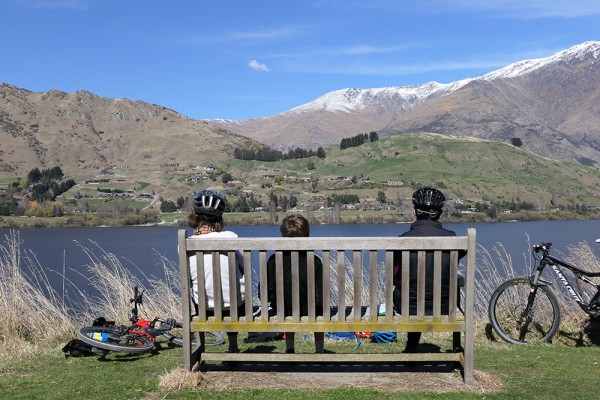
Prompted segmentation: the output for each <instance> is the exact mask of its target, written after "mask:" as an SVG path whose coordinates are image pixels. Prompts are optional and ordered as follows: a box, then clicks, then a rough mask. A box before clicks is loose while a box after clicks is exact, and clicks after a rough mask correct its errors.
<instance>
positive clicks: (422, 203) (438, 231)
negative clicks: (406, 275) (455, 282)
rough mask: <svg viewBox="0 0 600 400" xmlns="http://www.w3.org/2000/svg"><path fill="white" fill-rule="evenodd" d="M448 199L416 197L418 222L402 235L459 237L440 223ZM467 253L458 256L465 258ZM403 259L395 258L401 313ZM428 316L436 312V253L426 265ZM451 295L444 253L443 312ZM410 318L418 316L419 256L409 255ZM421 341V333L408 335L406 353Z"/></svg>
mask: <svg viewBox="0 0 600 400" xmlns="http://www.w3.org/2000/svg"><path fill="white" fill-rule="evenodd" d="M445 200H446V197H445V196H444V194H443V193H442V192H441V191H439V190H437V189H434V188H431V187H423V188H421V189H418V190H416V191H415V192H414V193H413V197H412V202H413V207H414V217H415V222H413V223H412V224H411V226H410V230H408V231H407V232H405V233H403V234H402V235H400V236H401V237H407V236H456V233H455V232H453V231H450V230H447V229H444V228H443V227H442V223H441V222H440V221H439V219H440V216H441V215H442V209H443V207H444V201H445ZM463 256H464V253H462V254H459V257H463ZM401 266H402V259H401V255H400V252H397V253H396V254H394V286H395V288H394V308H395V310H396V312H398V313H399V312H400V311H401V302H402V301H401V294H402V293H401V288H402V280H401V270H402V268H401ZM425 270H426V271H425V276H426V278H425V313H426V314H429V315H431V313H432V309H433V252H432V251H428V252H427V253H426V262H425ZM449 293H450V254H449V252H443V253H442V293H441V311H442V314H444V313H448V308H449V307H448V301H449V300H448V298H449ZM409 297H410V304H409V309H410V315H416V314H417V252H411V253H410V296H409ZM420 339H421V332H408V334H407V343H406V348H405V349H404V352H405V353H415V352H416V351H417V347H418V345H419V340H420Z"/></svg>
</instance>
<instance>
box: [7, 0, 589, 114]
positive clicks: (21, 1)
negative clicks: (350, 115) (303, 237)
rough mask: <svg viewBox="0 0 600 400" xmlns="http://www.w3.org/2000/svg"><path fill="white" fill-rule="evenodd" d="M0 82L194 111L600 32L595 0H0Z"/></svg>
mask: <svg viewBox="0 0 600 400" xmlns="http://www.w3.org/2000/svg"><path fill="white" fill-rule="evenodd" d="M0 16H1V20H2V23H1V24H0V34H1V35H2V49H1V50H0V82H4V83H9V84H12V85H15V86H18V87H21V88H24V89H28V90H32V91H36V92H43V91H47V90H51V89H58V90H62V91H66V92H74V91H77V90H88V91H90V92H93V93H95V94H98V95H100V96H105V97H109V98H123V97H125V98H129V99H132V100H144V101H148V102H150V103H155V104H159V105H162V106H165V107H168V108H171V109H173V110H175V111H177V112H180V113H182V114H184V115H186V116H188V117H191V118H196V119H205V118H206V119H209V118H226V119H246V118H255V117H266V116H270V115H274V114H277V113H280V112H283V111H287V110H289V109H291V108H293V107H296V106H299V105H302V104H305V103H308V102H310V101H312V100H314V99H316V98H318V97H320V96H321V95H323V94H325V93H327V92H331V91H334V90H339V89H345V88H350V87H356V88H378V87H387V86H408V85H415V84H421V83H425V82H428V81H437V82H440V83H449V82H453V81H456V80H459V79H464V78H469V77H476V76H480V75H483V74H485V73H487V72H490V71H493V70H495V69H498V68H501V67H504V66H506V65H508V64H510V63H513V62H515V61H520V60H524V59H530V58H539V57H546V56H549V55H551V54H553V53H555V52H557V51H560V50H563V49H566V48H568V47H571V46H573V45H576V44H579V43H582V42H584V41H588V40H600V23H598V21H600V1H598V0H581V1H571V0H533V1H526V0H489V1H488V0H445V1H443V0H397V1H394V0H360V1H359V0H357V1H355V0H295V1H292V0H290V1H287V0H265V1H261V0H252V1H251V0H239V1H229V0H211V1H208V0H194V1H192V0H181V1H166V0H161V1H159V0H138V1H127V0H0Z"/></svg>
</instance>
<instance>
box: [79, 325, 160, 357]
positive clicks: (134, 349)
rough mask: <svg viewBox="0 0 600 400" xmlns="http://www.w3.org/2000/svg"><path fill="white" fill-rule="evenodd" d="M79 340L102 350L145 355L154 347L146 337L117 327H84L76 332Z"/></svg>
mask: <svg viewBox="0 0 600 400" xmlns="http://www.w3.org/2000/svg"><path fill="white" fill-rule="evenodd" d="M78 336H79V339H81V340H82V341H84V342H85V343H87V344H89V345H90V346H93V347H97V348H99V349H102V350H108V351H118V352H125V353H146V352H148V351H150V350H152V348H153V347H154V342H153V341H152V340H151V339H150V338H149V337H147V336H144V335H138V334H135V333H129V332H127V328H125V327H119V326H85V327H83V328H81V329H80V330H79V332H78Z"/></svg>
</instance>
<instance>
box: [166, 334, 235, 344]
mask: <svg viewBox="0 0 600 400" xmlns="http://www.w3.org/2000/svg"><path fill="white" fill-rule="evenodd" d="M169 341H170V342H171V343H173V344H176V345H177V346H183V338H182V337H180V336H173V337H171V338H169ZM223 343H225V337H224V336H223V334H222V333H221V332H204V344H205V345H206V346H219V345H222V344H223ZM192 344H193V345H195V346H196V345H197V344H196V340H194V337H192Z"/></svg>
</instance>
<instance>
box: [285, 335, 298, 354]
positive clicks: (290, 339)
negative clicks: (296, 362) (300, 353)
mask: <svg viewBox="0 0 600 400" xmlns="http://www.w3.org/2000/svg"><path fill="white" fill-rule="evenodd" d="M295 338H296V334H295V333H294V332H286V333H285V352H286V353H293V352H294V351H295V350H294V349H295V346H294V339H295Z"/></svg>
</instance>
